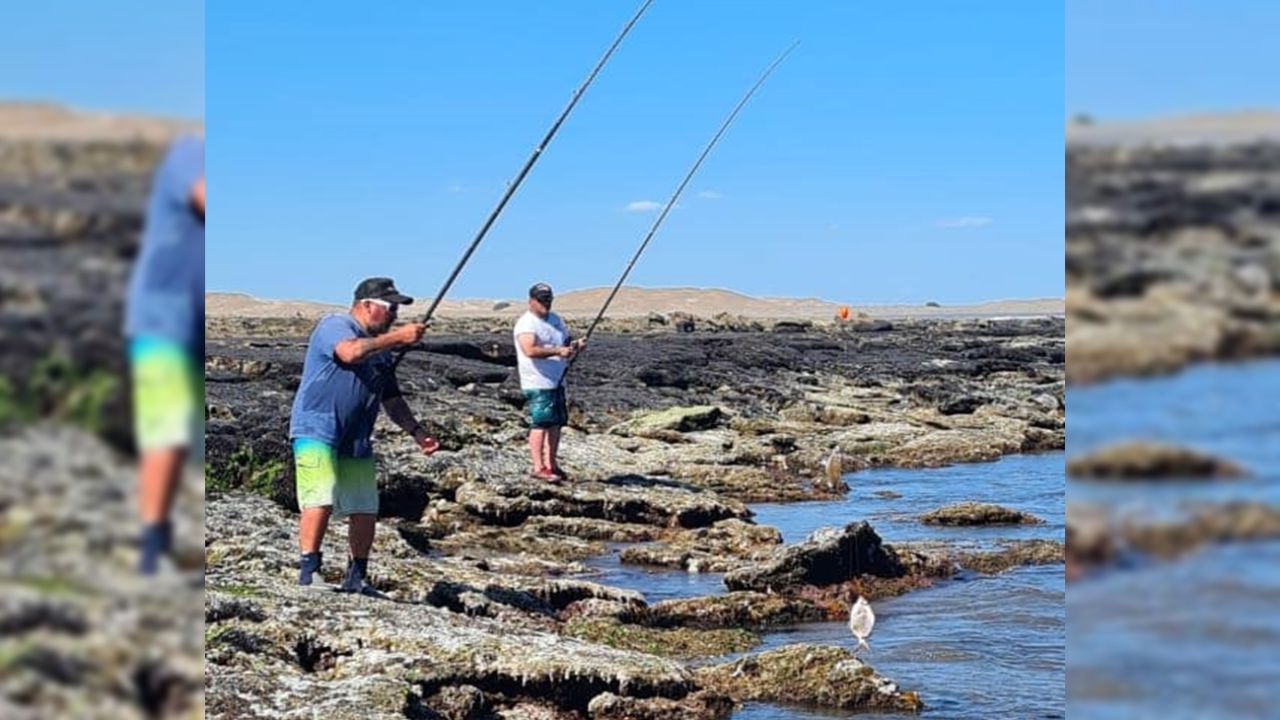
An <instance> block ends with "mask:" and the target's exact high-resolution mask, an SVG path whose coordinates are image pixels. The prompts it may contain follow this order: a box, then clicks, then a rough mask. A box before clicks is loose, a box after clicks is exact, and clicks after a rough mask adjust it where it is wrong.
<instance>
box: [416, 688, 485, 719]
mask: <svg viewBox="0 0 1280 720" xmlns="http://www.w3.org/2000/svg"><path fill="white" fill-rule="evenodd" d="M424 704H425V705H426V707H427V708H429V709H430V710H431V711H433V712H435V713H436V714H437V715H439V716H440V717H441V718H442V719H443V720H482V718H485V717H487V716H488V714H489V703H488V701H487V700H486V699H485V697H484V693H483V692H481V691H480V688H477V687H475V686H474V685H459V686H449V687H443V688H440V691H439V692H437V693H436V694H435V695H434V696H432V697H431V698H430V699H429V700H427V701H426V703H424Z"/></svg>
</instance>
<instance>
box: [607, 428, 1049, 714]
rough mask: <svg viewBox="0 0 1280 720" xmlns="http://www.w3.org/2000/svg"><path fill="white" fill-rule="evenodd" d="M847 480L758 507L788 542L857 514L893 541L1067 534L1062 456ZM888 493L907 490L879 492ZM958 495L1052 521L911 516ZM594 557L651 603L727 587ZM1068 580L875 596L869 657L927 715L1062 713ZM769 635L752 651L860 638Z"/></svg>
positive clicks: (973, 583) (833, 628) (798, 631)
mask: <svg viewBox="0 0 1280 720" xmlns="http://www.w3.org/2000/svg"><path fill="white" fill-rule="evenodd" d="M845 480H846V482H848V483H849V485H850V488H851V491H850V493H849V495H848V496H847V497H846V498H844V499H842V500H839V501H834V502H820V503H797V504H761V505H753V506H752V509H753V510H755V511H756V513H757V516H756V521H757V522H758V523H760V524H762V525H771V526H774V527H777V528H778V529H779V530H780V531H781V532H782V534H783V537H784V539H785V541H786V542H788V543H794V542H798V541H800V540H803V539H804V538H805V536H807V535H808V534H809V533H810V532H812V531H813V530H815V529H817V528H819V527H823V526H827V525H843V524H845V523H848V522H851V521H854V520H859V519H867V520H870V521H871V523H872V525H873V526H874V527H875V529H876V531H877V532H878V533H879V534H880V536H881V537H882V538H883V539H884V540H885V541H886V542H890V543H892V542H905V541H915V540H948V541H951V542H963V543H967V544H972V545H977V546H990V545H993V544H994V543H995V542H996V541H998V540H1001V539H1011V538H1019V539H1025V538H1052V539H1061V538H1062V535H1063V523H1064V505H1063V455H1062V454H1060V453H1051V454H1043V455H1023V456H1011V457H1007V458H1004V459H1002V460H999V461H997V462H993V463H981V464H972V465H960V466H954V467H949V468H941V469H931V470H901V469H882V470H873V471H868V472H863V473H857V474H853V475H849V476H847V477H846V478H845ZM886 491H891V492H893V493H897V494H898V495H900V497H884V496H882V495H877V493H883V492H886ZM962 500H980V501H987V502H996V503H999V504H1001V505H1006V506H1009V507H1013V508H1016V509H1019V510H1025V511H1028V512H1031V513H1033V514H1035V515H1037V516H1038V517H1040V518H1042V519H1043V520H1045V521H1046V522H1045V524H1044V525H1037V526H1029V527H1013V528H935V527H929V526H924V525H920V524H919V523H918V522H916V520H915V517H916V516H917V515H919V514H920V513H923V512H927V511H929V510H933V509H935V508H938V507H942V506H943V505H947V504H950V503H953V502H959V501H962ZM592 564H593V565H594V567H595V568H597V569H598V570H599V571H601V572H602V573H603V576H602V577H601V578H599V579H600V581H601V582H604V583H606V584H610V585H616V586H621V587H627V588H632V589H635V590H639V591H641V592H643V593H644V594H645V596H646V598H647V599H648V600H649V601H650V602H656V601H658V600H664V599H670V598H675V597H694V596H698V595H712V594H719V593H723V592H725V588H724V585H723V584H722V582H721V576H720V575H717V574H703V575H688V574H686V573H682V572H673V571H652V570H642V569H638V568H632V567H626V566H622V565H619V564H618V562H617V555H616V549H615V552H614V553H611V554H610V555H609V556H607V557H605V558H600V559H598V560H596V561H594V562H593V563H592ZM1063 583H1064V575H1063V567H1062V566H1061V565H1057V566H1049V567H1034V568H1023V569H1019V570H1015V571H1011V572H1008V573H1005V574H1002V575H998V576H994V577H983V576H972V577H968V578H966V579H962V580H957V581H953V582H947V583H942V584H940V585H938V586H935V587H933V588H930V589H928V590H922V591H917V592H913V593H908V594H906V595H904V596H902V597H898V598H893V599H889V600H883V601H879V602H877V603H876V604H875V610H876V614H877V617H878V619H877V623H876V629H875V634H874V635H873V637H872V640H871V646H872V652H871V654H870V655H867V656H866V658H865V659H866V660H867V661H868V662H869V663H870V664H871V665H873V666H874V667H875V668H876V670H877V671H879V672H881V673H882V674H884V675H885V676H887V677H889V678H892V679H894V680H895V681H897V682H898V683H899V685H900V686H901V687H902V688H904V689H908V690H915V691H917V692H919V693H920V694H921V698H922V700H923V701H924V702H925V704H926V706H927V707H926V710H925V711H924V713H923V715H924V716H926V717H939V718H944V717H945V718H991V717H1045V718H1052V717H1063V715H1064V714H1065V703H1066V700H1065V690H1064V687H1063V678H1064V672H1065V664H1066V650H1065V642H1066V629H1065V608H1064V603H1065V597H1064V595H1065V592H1064V585H1063ZM764 640H765V643H764V646H763V647H762V648H757V649H755V650H753V651H752V652H758V651H760V650H768V649H772V648H776V647H781V646H783V645H786V644H789V643H797V642H805V643H815V644H823V645H839V646H844V647H852V644H853V641H852V638H851V637H850V635H849V631H848V629H847V628H846V627H845V624H844V623H843V622H832V623H815V624H811V625H804V626H799V627H793V628H786V629H783V630H781V631H778V632H772V633H769V634H768V635H766V636H765V639H764ZM723 660H724V659H720V660H719V661H723ZM843 716H845V715H842V714H840V713H835V714H832V713H830V712H825V713H824V712H822V711H818V710H813V709H807V708H792V707H782V706H777V705H768V704H751V705H749V706H747V707H745V708H743V709H742V710H741V711H739V712H738V713H736V714H735V715H734V717H735V718H737V719H740V720H748V719H750V720H782V719H783V718H787V719H791V718H795V719H798V720H803V719H805V718H831V717H843ZM859 717H863V718H866V717H877V716H875V715H866V714H863V715H859Z"/></svg>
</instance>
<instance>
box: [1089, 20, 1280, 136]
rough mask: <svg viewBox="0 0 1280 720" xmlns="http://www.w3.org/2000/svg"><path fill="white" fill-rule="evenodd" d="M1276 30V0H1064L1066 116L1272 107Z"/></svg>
mask: <svg viewBox="0 0 1280 720" xmlns="http://www.w3.org/2000/svg"><path fill="white" fill-rule="evenodd" d="M1278 29H1280V3H1277V2H1274V0H1068V1H1067V96H1066V97H1067V112H1068V113H1069V114H1071V115H1075V114H1079V113H1087V114H1091V115H1093V116H1094V117H1095V118H1098V119H1141V118H1148V117H1161V116H1168V115H1179V114H1187V113H1193V112H1215V111H1232V110H1242V109H1259V108H1261V109H1275V108H1277V107H1280V82H1277V77H1276V70H1277V68H1278V67H1280V42H1277V30H1278Z"/></svg>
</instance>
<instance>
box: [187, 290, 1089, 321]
mask: <svg viewBox="0 0 1280 720" xmlns="http://www.w3.org/2000/svg"><path fill="white" fill-rule="evenodd" d="M608 292H609V289H608V288H590V289H586V290H576V291H572V292H566V293H564V294H563V295H560V296H559V297H557V298H556V305H555V309H556V311H557V312H559V313H561V314H562V315H564V316H565V317H589V316H593V315H594V314H595V313H596V312H598V311H599V309H600V305H601V304H602V303H603V302H604V299H605V297H606V296H607V295H608ZM524 307H525V301H524V300H523V299H518V298H513V299H508V300H487V299H464V300H452V301H445V302H444V303H441V305H440V309H439V310H438V311H437V312H438V314H439V315H440V316H441V317H492V316H507V315H510V316H512V317H514V316H515V315H517V314H518V313H520V312H522V311H523V310H524ZM839 307H840V304H839V303H834V302H829V301H826V300H820V299H817V298H756V297H750V296H747V295H743V294H741V293H736V292H733V291H731V290H721V289H714V288H712V289H703V288H623V289H622V291H621V292H619V293H618V297H617V298H615V299H614V301H613V304H612V305H611V306H610V308H609V316H610V317H628V316H630V317H634V316H637V315H647V314H649V313H651V312H656V313H662V314H664V315H665V314H668V313H672V312H687V313H689V314H691V315H695V316H700V317H711V316H713V315H717V314H719V313H729V314H731V315H741V316H743V317H750V318H805V319H828V318H831V317H833V316H834V315H835V312H836V310H837V308H839ZM343 309H344V308H343V307H342V306H339V305H330V304H327V303H320V302H312V301H307V300H266V299H259V298H255V297H252V296H250V295H245V294H241V293H209V294H208V295H206V296H205V312H206V314H207V315H209V316H210V317H277V318H278V317H304V318H309V317H316V316H319V315H321V314H323V313H326V312H335V311H341V310H343ZM850 309H852V310H854V311H858V312H863V313H866V314H868V315H872V316H873V317H880V318H909V317H911V318H929V317H935V318H962V317H1018V316H1036V315H1061V314H1063V312H1064V309H1063V301H1062V299H1061V298H1045V299H1033V300H1001V301H993V302H987V303H981V304H977V305H955V306H941V307H925V306H923V305H920V306H911V305H850Z"/></svg>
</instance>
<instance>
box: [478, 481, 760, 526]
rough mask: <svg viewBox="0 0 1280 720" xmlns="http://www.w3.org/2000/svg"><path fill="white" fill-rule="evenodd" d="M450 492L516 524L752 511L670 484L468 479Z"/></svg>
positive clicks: (482, 513)
mask: <svg viewBox="0 0 1280 720" xmlns="http://www.w3.org/2000/svg"><path fill="white" fill-rule="evenodd" d="M454 496H455V499H456V501H457V502H458V504H459V505H461V506H462V507H463V508H464V509H465V510H466V511H467V512H469V513H471V514H472V515H475V516H477V517H479V518H482V519H483V520H484V521H485V522H487V523H491V524H495V525H502V526H512V525H518V524H520V523H522V522H524V521H525V520H526V519H528V518H530V517H532V516H535V515H551V516H562V517H585V518H593V519H602V520H610V521H613V522H618V523H637V524H647V525H657V526H659V527H686V528H695V527H704V526H707V525H711V524H713V523H715V522H717V521H720V520H724V519H727V518H747V517H750V515H751V513H750V511H749V510H748V509H747V508H746V506H745V505H743V504H742V503H739V502H736V501H732V500H725V499H721V498H718V497H716V496H715V495H713V494H711V493H707V492H700V491H696V490H688V489H683V488H674V487H644V488H642V487H629V486H615V485H609V484H605V483H574V484H571V485H564V486H556V485H549V484H548V483H545V482H541V481H529V480H506V481H491V482H471V483H467V484H465V485H463V486H461V487H459V488H458V489H457V491H456V492H455V493H454Z"/></svg>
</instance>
